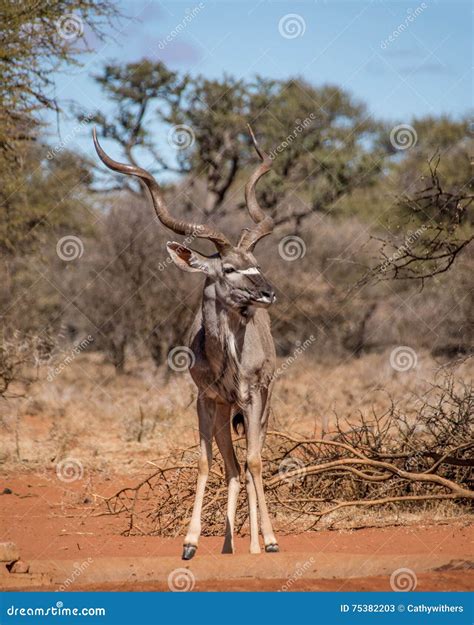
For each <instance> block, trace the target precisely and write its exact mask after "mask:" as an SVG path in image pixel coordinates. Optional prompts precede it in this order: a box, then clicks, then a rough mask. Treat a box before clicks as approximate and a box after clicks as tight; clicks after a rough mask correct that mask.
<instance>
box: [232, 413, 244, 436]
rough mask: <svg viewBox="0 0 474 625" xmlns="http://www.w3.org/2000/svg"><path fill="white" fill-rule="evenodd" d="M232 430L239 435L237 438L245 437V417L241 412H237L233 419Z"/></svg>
mask: <svg viewBox="0 0 474 625" xmlns="http://www.w3.org/2000/svg"><path fill="white" fill-rule="evenodd" d="M232 429H233V430H234V432H235V433H236V434H237V436H243V435H244V434H245V421H244V415H243V414H242V413H241V412H237V413H236V414H235V415H234V416H233V417H232Z"/></svg>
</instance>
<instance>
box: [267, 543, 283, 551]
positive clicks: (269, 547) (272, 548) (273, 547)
mask: <svg viewBox="0 0 474 625" xmlns="http://www.w3.org/2000/svg"><path fill="white" fill-rule="evenodd" d="M265 551H266V552H267V553H277V552H278V551H280V547H279V546H278V545H277V544H276V543H273V544H271V545H266V546H265Z"/></svg>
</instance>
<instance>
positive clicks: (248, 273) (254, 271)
mask: <svg viewBox="0 0 474 625" xmlns="http://www.w3.org/2000/svg"><path fill="white" fill-rule="evenodd" d="M238 273H241V274H243V275H244V276H254V275H256V274H258V273H260V271H259V270H258V269H257V268H256V267H249V268H248V269H238Z"/></svg>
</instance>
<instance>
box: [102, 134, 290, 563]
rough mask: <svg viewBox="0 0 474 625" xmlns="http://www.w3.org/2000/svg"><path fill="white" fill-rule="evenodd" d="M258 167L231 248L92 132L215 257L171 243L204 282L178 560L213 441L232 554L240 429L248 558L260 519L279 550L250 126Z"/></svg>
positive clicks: (266, 299) (263, 169) (176, 226)
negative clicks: (189, 481)
mask: <svg viewBox="0 0 474 625" xmlns="http://www.w3.org/2000/svg"><path fill="white" fill-rule="evenodd" d="M249 131H250V135H251V138H252V142H253V145H254V147H255V149H256V151H257V154H258V156H259V157H260V161H261V162H260V164H259V166H258V167H257V168H256V169H255V171H254V172H253V174H252V175H251V176H250V179H249V181H248V182H247V185H246V187H245V200H246V204H247V208H248V211H249V213H250V216H251V218H252V220H253V221H254V222H255V225H254V226H253V227H252V228H245V229H244V230H243V231H242V233H241V235H240V238H239V242H238V244H237V245H236V246H234V245H232V243H230V241H229V240H228V239H227V237H226V236H225V235H224V234H222V233H221V232H219V231H218V230H215V229H214V228H211V227H210V226H208V225H202V224H199V225H198V224H194V223H189V222H186V221H182V220H178V219H175V218H173V217H172V216H171V215H170V213H169V211H168V208H167V206H166V203H165V200H164V198H163V195H162V193H161V190H160V187H159V185H158V183H157V182H156V180H155V179H154V177H153V176H152V175H151V174H150V173H149V172H147V171H145V170H144V169H141V168H140V167H135V166H132V165H125V164H122V163H118V162H116V161H114V160H112V159H111V158H110V157H109V156H108V155H107V154H106V153H105V152H104V150H103V149H102V148H101V146H100V145H99V142H98V140H97V137H96V134H95V131H94V134H93V138H94V144H95V148H96V150H97V154H98V155H99V157H100V159H101V160H102V162H103V163H104V164H105V165H107V167H109V168H110V169H113V170H114V171H118V172H120V173H123V174H129V175H132V176H137V177H138V178H140V179H141V180H142V181H143V183H144V184H145V185H146V186H147V187H148V190H149V191H150V195H151V199H152V201H153V206H154V209H155V211H156V214H157V216H158V219H159V220H160V221H161V223H162V224H163V225H165V226H166V227H167V228H169V229H170V230H172V231H173V232H175V233H176V234H180V235H186V236H192V237H200V238H203V239H209V240H210V241H212V242H213V244H214V245H215V247H216V248H217V253H216V254H214V255H212V256H205V255H203V254H201V253H200V252H197V251H195V250H192V249H190V248H188V247H186V246H185V245H183V244H181V243H175V242H169V243H167V249H168V252H169V255H170V257H171V258H172V260H173V261H174V263H175V264H176V265H177V266H178V267H179V268H180V269H182V270H184V271H191V272H201V273H204V274H205V276H206V279H205V283H204V289H203V296H202V304H201V309H200V310H199V312H198V313H197V315H196V317H195V319H194V322H193V324H192V327H191V330H190V333H189V341H188V345H189V347H190V348H191V350H192V352H193V355H194V358H193V363H192V365H191V367H190V373H191V375H192V377H193V379H194V382H195V383H196V385H197V387H198V400H197V412H198V417H199V435H200V456H199V461H198V478H197V487H196V496H195V500H194V507H193V512H192V517H191V521H190V524H189V527H188V532H187V534H186V538H185V540H184V548H183V555H182V557H183V559H184V560H190V559H191V558H192V557H193V556H194V554H195V553H196V549H197V545H198V540H199V536H200V533H201V511H202V505H203V498H204V490H205V486H206V481H207V478H208V474H209V470H210V467H211V462H212V439H213V436H214V437H215V439H216V442H217V446H218V448H219V450H220V452H221V454H222V457H223V460H224V464H225V472H226V481H227V486H228V499H227V521H226V529H225V541H224V547H223V553H233V551H234V544H233V533H234V519H235V513H236V509H237V499H238V495H239V489H240V466H239V463H238V461H237V458H236V455H235V451H234V447H233V444H232V435H231V422H232V424H233V426H234V429H237V427H238V426H243V428H244V431H245V436H246V442H247V459H246V460H247V461H246V468H245V478H246V489H247V498H248V506H249V520H250V552H251V553H260V545H259V538H258V513H257V503H258V508H259V511H260V521H261V530H262V535H263V541H264V544H265V551H268V552H273V551H278V543H277V541H276V538H275V535H274V533H273V528H272V523H271V521H270V517H269V514H268V510H267V504H266V501H265V494H264V489H263V481H262V460H261V450H262V446H263V443H264V440H265V434H266V430H267V425H268V416H269V410H270V398H271V394H272V388H273V382H274V370H275V347H274V344H273V339H272V335H271V330H270V318H269V315H268V312H267V308H268V307H269V306H270V304H272V303H273V302H274V301H275V294H274V291H273V288H272V287H271V286H270V284H269V283H268V281H267V280H266V279H265V277H264V276H263V275H262V273H261V271H260V267H259V266H258V263H257V260H256V259H255V256H254V255H253V250H254V248H255V245H256V244H257V243H258V241H260V239H262V238H263V237H265V236H267V235H269V234H270V233H271V232H272V230H273V221H272V219H271V217H269V216H267V215H265V213H264V212H263V211H262V209H261V207H260V206H259V204H258V201H257V198H256V195H255V187H256V184H257V182H258V180H259V179H260V178H261V177H262V176H263V175H264V174H265V173H267V172H268V171H269V170H270V166H271V160H270V158H269V156H268V155H267V154H266V153H265V152H264V151H263V150H261V149H260V147H259V145H258V143H257V141H256V139H255V136H254V134H253V132H252V129H251V128H250V126H249Z"/></svg>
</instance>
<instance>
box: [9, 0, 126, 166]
mask: <svg viewBox="0 0 474 625" xmlns="http://www.w3.org/2000/svg"><path fill="white" fill-rule="evenodd" d="M117 15H118V11H117V9H116V8H115V6H114V4H113V3H112V2H111V1H110V0H98V1H96V0H57V1H55V2H12V1H11V0H6V1H5V2H2V24H1V26H2V27H1V29H0V74H1V76H2V82H1V87H0V157H1V158H2V159H6V160H9V161H10V162H11V159H14V158H15V157H16V158H18V157H19V156H20V154H19V150H20V148H21V147H22V145H23V144H24V143H25V142H29V141H31V140H33V139H34V138H35V136H36V131H37V129H38V126H39V125H40V122H39V118H38V115H37V114H38V112H39V111H41V110H43V109H45V108H48V109H54V110H58V102H57V101H56V99H55V98H54V97H52V96H51V95H50V93H51V89H50V88H51V86H52V84H53V80H54V79H53V78H52V76H53V75H54V74H53V71H55V70H58V69H60V68H61V67H62V66H63V65H64V64H71V63H74V62H77V59H78V56H79V55H80V54H81V53H83V52H84V51H86V50H87V40H86V38H85V36H84V26H85V24H87V27H88V28H89V29H90V30H91V31H92V32H93V33H95V34H96V35H98V36H99V37H103V36H104V24H105V23H106V22H109V23H110V20H111V19H112V18H113V17H115V16H117ZM2 169H3V168H2Z"/></svg>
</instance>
